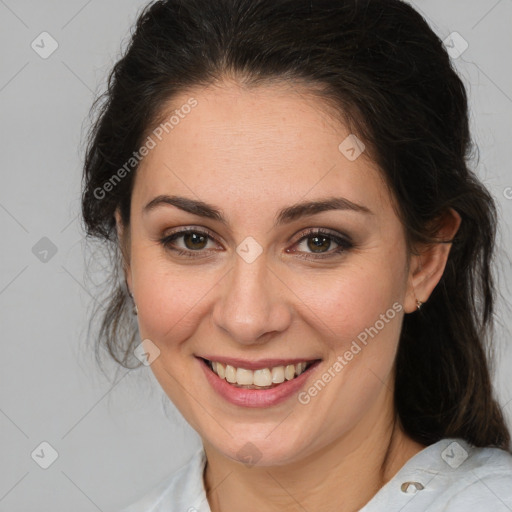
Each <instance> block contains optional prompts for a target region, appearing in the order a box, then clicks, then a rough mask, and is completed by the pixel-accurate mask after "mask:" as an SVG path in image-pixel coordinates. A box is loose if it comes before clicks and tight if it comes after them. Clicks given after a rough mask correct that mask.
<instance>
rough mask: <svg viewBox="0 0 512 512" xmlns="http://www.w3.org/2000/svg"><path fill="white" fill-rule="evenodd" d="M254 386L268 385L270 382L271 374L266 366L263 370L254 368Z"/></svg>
mask: <svg viewBox="0 0 512 512" xmlns="http://www.w3.org/2000/svg"><path fill="white" fill-rule="evenodd" d="M253 384H255V385H256V386H270V385H271V384H272V374H271V373H270V370H269V369H268V368H264V369H263V370H255V372H254V382H253Z"/></svg>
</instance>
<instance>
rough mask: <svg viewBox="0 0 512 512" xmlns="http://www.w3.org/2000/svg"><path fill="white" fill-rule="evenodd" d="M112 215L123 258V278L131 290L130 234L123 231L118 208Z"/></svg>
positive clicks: (123, 227)
mask: <svg viewBox="0 0 512 512" xmlns="http://www.w3.org/2000/svg"><path fill="white" fill-rule="evenodd" d="M114 217H115V219H116V231H117V239H118V241H119V248H120V250H121V255H122V258H123V262H122V264H123V272H124V278H125V280H126V285H127V286H128V290H129V291H130V292H131V289H132V280H131V272H130V251H129V245H130V236H129V233H128V232H127V231H125V226H124V224H123V221H122V219H121V212H120V211H119V208H116V211H115V212H114Z"/></svg>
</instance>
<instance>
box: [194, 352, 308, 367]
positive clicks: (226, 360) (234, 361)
mask: <svg viewBox="0 0 512 512" xmlns="http://www.w3.org/2000/svg"><path fill="white" fill-rule="evenodd" d="M199 357H201V358H203V359H208V360H209V361H216V362H218V363H223V364H229V365H230V366H234V367H235V368H245V369H246V370H259V369H260V368H272V367H274V366H286V365H288V364H297V363H302V362H306V363H313V362H314V361H318V358H304V357H303V358H300V357H293V358H287V359H273V358H266V359H257V360H254V359H251V360H248V359H239V358H235V357H222V356H214V355H205V356H199Z"/></svg>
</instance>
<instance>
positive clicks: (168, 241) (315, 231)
mask: <svg viewBox="0 0 512 512" xmlns="http://www.w3.org/2000/svg"><path fill="white" fill-rule="evenodd" d="M188 233H195V234H197V235H201V236H206V237H208V238H209V239H211V240H214V241H216V240H215V237H214V236H213V235H212V234H210V233H209V232H208V231H204V230H202V229H197V228H194V227H191V228H186V229H182V230H181V231H177V232H175V233H172V234H170V235H167V236H165V237H163V238H161V239H160V240H159V242H160V244H161V245H162V246H163V247H164V248H165V249H167V250H170V251H173V252H176V253H177V255H178V256H185V257H188V258H204V256H201V255H200V254H201V253H203V252H204V251H205V249H199V250H197V251H192V250H183V249H177V248H176V247H173V244H172V242H174V241H175V240H177V239H178V238H181V237H182V236H184V235H186V234H188ZM315 236H321V237H325V238H328V239H329V240H331V241H332V242H334V243H336V244H337V245H338V247H336V248H335V249H334V250H330V251H328V252H327V253H318V254H316V255H315V253H301V252H299V253H297V252H296V251H290V250H289V249H286V252H288V253H289V252H293V253H294V254H296V256H297V257H299V258H303V259H308V260H320V259H326V258H332V257H334V256H337V255H339V254H341V253H343V252H345V251H348V250H350V249H352V248H353V247H354V244H353V243H352V242H351V241H349V240H348V239H347V238H344V237H342V236H339V235H336V234H334V233H332V232H331V231H328V230H325V229H322V228H310V229H308V230H306V232H305V233H303V235H302V237H301V238H300V239H299V240H297V242H295V243H294V246H296V245H299V244H300V243H301V242H303V241H304V240H307V239H308V238H313V237H315ZM306 254H307V255H308V256H306Z"/></svg>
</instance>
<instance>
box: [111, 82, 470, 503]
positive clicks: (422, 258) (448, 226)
mask: <svg viewBox="0 0 512 512" xmlns="http://www.w3.org/2000/svg"><path fill="white" fill-rule="evenodd" d="M190 97H194V98H195V99H196V100H197V102H198V104H197V106H196V107H195V108H194V109H193V110H192V111H191V113H190V114H188V115H187V116H186V117H185V118H184V119H182V120H181V121H180V123H179V124H178V125H176V126H175V127H174V129H173V130H172V131H169V133H168V134H164V136H163V138H162V141H161V142H159V143H158V145H157V146H156V147H155V148H154V149H152V150H151V151H150V153H149V154H148V156H147V157H145V159H144V160H143V161H142V162H141V165H140V167H139V169H138V170H137V175H136V178H135V184H134V189H133V195H132V203H131V222H130V226H129V227H125V226H123V225H122V222H121V220H120V216H119V215H118V214H116V219H117V225H118V234H119V237H120V240H121V243H122V247H123V248H124V249H125V272H126V279H127V283H128V286H129V288H130V290H131V291H132V293H133V296H134V301H135V303H136V304H137V307H138V321H139V329H140V335H141V339H150V340H151V341H152V342H153V343H154V344H155V345H156V346H157V347H158V348H159V350H160V351H161V353H160V356H159V357H158V358H157V359H156V360H155V361H154V362H153V364H152V365H151V369H152V371H153V372H154V374H155V376H156V378H157V379H158V381H159V382H160V384H161V386H162V387H163V389H164V390H165V392H166V393H167V395H168V396H169V398H170V399H171V400H172V401H173V402H174V404H175V405H176V406H177V407H178V409H179V410H180V411H181V413H182V414H183V416H184V417H185V418H186V420H187V421H188V422H189V423H190V424H191V426H192V427H193V428H194V429H195V430H196V431H197V432H198V433H199V435H200V436H201V438H202V440H203V443H204V447H205V451H206V455H207V459H208V464H207V467H206V470H205V474H204V480H205V486H206V489H207V494H208V500H209V502H210V507H211V508H212V511H214V512H217V511H220V510H222V511H224V510H232V509H233V507H238V509H243V510H280V511H283V510H303V509H302V508H301V507H304V508H305V509H306V510H309V511H319V510H322V511H330V510H337V511H339V510H343V511H350V510H358V509H359V508H360V507H362V506H363V505H364V504H365V503H366V502H368V501H369V500H370V499H371V498H372V496H373V495H374V494H375V492H377V490H378V489H379V488H380V487H381V486H382V485H383V484H384V483H385V482H386V481H388V480H389V479H390V478H391V477H392V476H393V475H394V474H395V473H396V472H397V471H398V469H399V468H400V467H401V466H402V465H403V464H404V463H405V462H406V461H407V460H408V459H409V458H410V457H411V456H413V455H414V454H416V453H418V451H420V450H421V449H423V448H424V446H423V445H419V444H417V443H415V442H414V441H412V440H411V439H410V438H409V437H408V436H406V435H405V434H404V433H403V431H402V430H401V428H400V424H399V422H398V423H397V424H396V425H395V428H393V419H394V417H395V413H394V408H393V386H394V382H393V365H394V359H395V355H396V350H397V344H398V340H399V335H400V329H401V322H402V319H403V315H404V314H414V312H415V311H416V298H417V299H420V300H421V301H423V302H426V301H427V300H428V297H429V295H430V293H431V292H432V290H433V289H434V287H435V286H436V285H437V283H438V282H439V279H440V278H441V276H442V273H443V270H444V267H445V264H446V259H447V257H448V253H449V250H450V244H435V245H432V246H430V247H423V248H418V252H419V254H417V255H413V254H409V253H408V251H407V248H406V241H405V234H404V230H403V226H402V224H401V223H400V221H399V219H398V217H397V215H396V212H395V209H394V208H393V198H392V196H391V195H390V193H389V190H388V188H387V187H386V186H385V185H384V182H383V180H382V177H381V174H380V172H379V170H378V168H377V167H376V166H375V164H373V163H372V162H371V161H370V160H369V158H368V155H367V153H363V155H362V156H360V157H359V158H357V159H356V160H355V161H350V160H349V159H347V158H346V157H345V156H344V155H343V154H342V152H341V151H340V150H339V149H338V146H339V144H340V143H341V142H342V141H343V140H344V139H345V138H346V137H347V136H348V135H349V134H350V131H349V130H348V129H347V128H346V127H345V126H343V125H342V124H340V123H339V122H335V120H334V119H333V118H331V117H329V116H328V115H326V113H325V109H324V108H320V107H321V105H320V104H319V100H318V99H317V98H314V97H313V96H312V95H308V94H307V92H306V91H303V92H301V93H299V92H298V90H297V89H296V88H290V87H289V86H286V85H284V84H283V85H276V84H273V85H269V86H261V87H258V88H257V89H250V90H248V89H244V88H242V87H240V86H239V85H237V84H236V83H234V82H228V81H226V82H223V83H222V85H220V86H217V87H208V88H203V89H194V90H193V91H188V92H187V93H186V94H182V95H180V96H179V97H176V98H174V99H173V106H172V109H171V110H173V109H175V108H179V106H180V105H183V104H184V103H186V102H187V100H188V99H189V98H190ZM161 194H167V195H175V196H183V197H187V198H191V199H194V200H201V201H204V202H206V203H209V204H211V205H214V206H215V207H216V208H217V209H218V210H219V211H221V212H222V214H223V216H224V217H225V218H226V220H227V225H223V224H222V223H221V222H219V221H217V220H212V219H206V218H203V217H200V216H197V215H193V214H191V213H187V212H184V211H182V210H180V209H179V208H176V207H175V206H171V205H164V206H160V207H158V208H155V209H153V210H151V211H150V212H143V208H144V206H145V205H146V204H147V203H148V202H149V201H151V200H152V199H153V198H155V197H156V196H159V195H161ZM332 196H336V197H344V198H346V199H349V200H350V201H352V202H354V203H357V204H360V205H364V206H365V207H366V208H368V209H370V210H371V212H372V213H371V214H364V213H360V212H356V211H350V210H333V211H327V212H321V213H318V214H314V215H310V216H307V217H302V218H299V219H296V220H294V221H292V222H290V223H287V224H283V225H281V226H278V227H274V222H275V219H276V215H277V212H278V211H279V210H281V209H282V208H285V207H288V206H291V205H294V204H296V203H299V202H302V201H313V200H320V199H325V198H328V197H332ZM459 224H460V217H459V216H458V214H456V213H455V212H453V211H451V212H450V213H449V214H448V215H446V216H445V219H444V223H443V225H442V229H441V231H440V233H439V235H440V236H442V237H444V238H447V239H448V238H451V237H453V235H454V234H455V233H456V231H457V229H458V227H459ZM188 226H193V227H195V228H197V229H200V230H201V231H204V230H205V228H206V229H207V230H209V232H210V233H211V234H212V235H213V236H214V238H215V239H213V240H210V241H208V242H207V244H203V246H204V247H205V248H203V249H200V251H199V253H200V257H198V258H189V257H186V256H179V255H178V254H177V253H176V252H173V251H172V250H171V249H170V248H165V247H164V246H163V245H162V244H161V243H160V242H159V240H160V239H161V238H163V237H164V236H166V235H168V234H171V233H172V232H176V231H179V230H180V229H179V228H183V227H188ZM308 228H324V229H328V230H329V231H330V232H332V233H333V234H336V233H338V234H339V235H341V236H343V235H346V236H349V237H350V238H351V240H352V241H353V244H354V247H353V248H350V249H346V250H345V251H344V252H341V253H339V254H335V253H334V251H335V249H336V247H337V244H336V242H334V241H331V245H330V246H329V243H328V242H327V248H326V250H325V252H326V253H330V254H331V256H330V257H328V258H323V259H320V258H318V259H315V256H317V254H318V253H315V252H313V251H314V246H312V244H311V243H309V244H308V240H309V241H311V238H309V239H308V238H306V239H302V238H303V236H305V231H306V229H308ZM249 236H250V237H253V238H254V239H255V240H256V241H257V242H258V243H259V244H260V246H261V247H262V249H263V253H262V254H261V255H260V256H259V257H258V258H257V259H256V260H255V261H254V262H252V263H247V262H246V261H244V259H242V258H241V257H240V256H239V255H238V254H237V252H236V248H237V246H239V244H241V242H242V241H244V240H245V239H246V237H249ZM301 239H302V241H300V240H301ZM173 243H174V244H175V246H178V248H179V249H181V250H186V248H187V246H186V245H185V238H183V237H182V238H179V239H177V240H175V241H174V242H173ZM188 247H189V248H190V247H191V245H190V241H189V245H188ZM192 247H194V246H193V245H192ZM312 247H313V248H312ZM287 249H294V250H295V251H296V252H293V251H292V252H287V251H286V250H287ZM189 251H190V252H192V250H190V249H189ZM197 253H198V251H197V250H196V254H197ZM308 257H309V258H310V259H305V258H308ZM394 303H398V304H399V305H400V306H401V311H400V312H399V313H397V314H396V316H395V317H394V319H392V320H391V321H389V322H387V323H385V327H384V328H383V329H381V330H379V332H378V334H377V335H376V336H374V337H373V338H369V342H368V344H367V345H366V346H364V348H363V349H362V350H361V351H360V352H359V353H358V354H357V355H355V356H354V358H353V359H352V360H351V361H350V362H349V363H348V364H347V365H346V366H345V367H344V368H343V369H342V370H341V371H340V372H339V373H337V375H336V377H335V378H333V379H332V380H331V382H329V383H328V385H326V386H325V388H324V389H322V391H321V392H319V393H318V395H317V396H315V397H314V398H312V399H311V401H310V402H309V403H308V404H305V405H304V404H301V403H299V401H298V400H297V398H296V397H291V398H290V399H288V400H287V401H285V402H284V403H282V404H279V405H277V406H272V407H267V408H258V409H249V408H245V407H240V406H236V405H233V404H230V403H228V402H226V401H225V400H224V399H223V398H222V397H220V396H219V395H218V394H216V392H215V391H214V390H213V389H212V388H211V387H210V386H209V384H208V382H207V380H206V378H205V376H204V374H203V372H202V370H201V368H200V367H199V364H198V360H197V359H196V357H195V356H200V355H205V354H215V355H219V356H227V357H235V358H236V357H239V358H246V359H251V360H252V359H261V358H268V357H271V358H281V357H282V358H297V357H299V358H303V359H304V360H310V359H316V358H320V359H322V362H321V363H320V365H319V367H318V368H317V369H316V372H315V377H310V378H309V380H308V382H307V384H306V385H305V387H308V386H310V385H311V383H312V382H314V381H315V380H316V379H317V378H319V377H320V376H321V374H322V373H323V372H325V371H327V369H328V368H329V367H332V365H333V364H334V362H335V361H336V358H337V357H338V356H339V355H343V354H344V353H345V352H346V350H348V349H349V347H350V345H351V343H352V341H353V340H355V339H356V338H357V336H358V334H360V333H361V332H363V331H364V330H365V329H366V328H369V327H370V326H374V325H375V323H376V321H377V320H378V319H379V318H380V315H382V314H385V313H386V311H387V310H389V309H390V308H392V305H393V304H394ZM249 442H250V443H252V444H253V445H254V446H256V447H257V449H258V452H259V455H258V457H259V458H258V460H257V461H256V464H255V465H253V466H249V467H248V466H246V465H244V464H243V463H242V462H240V461H239V455H237V452H238V451H239V450H240V449H242V448H243V447H244V446H247V443H249ZM388 448H389V454H388V456H387V458H386V457H385V456H386V451H387V450H388ZM247 504H250V508H249V509H248V508H247V506H248V505H247ZM299 504H300V505H299ZM340 507H341V508H340Z"/></svg>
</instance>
